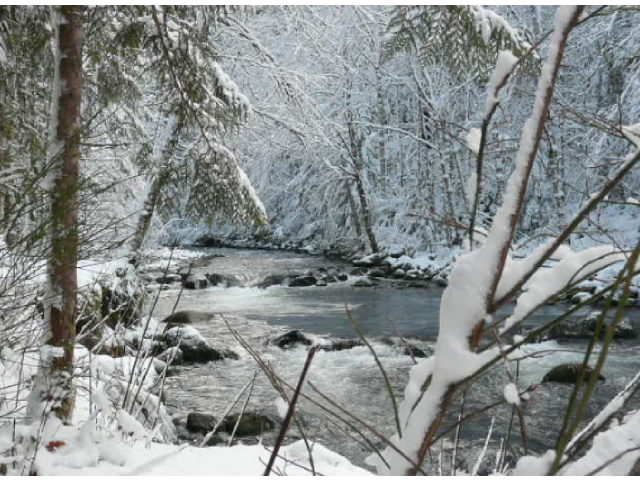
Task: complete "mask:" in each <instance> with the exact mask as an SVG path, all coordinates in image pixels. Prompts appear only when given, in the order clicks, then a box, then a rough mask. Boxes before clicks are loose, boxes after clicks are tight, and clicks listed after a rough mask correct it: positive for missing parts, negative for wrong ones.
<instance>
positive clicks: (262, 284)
mask: <svg viewBox="0 0 640 480" xmlns="http://www.w3.org/2000/svg"><path fill="white" fill-rule="evenodd" d="M286 279H287V275H268V276H266V277H264V278H263V279H262V280H260V281H259V282H258V283H256V284H255V286H256V287H258V288H269V287H273V286H274V285H282V284H283V283H284V281H285V280H286Z"/></svg>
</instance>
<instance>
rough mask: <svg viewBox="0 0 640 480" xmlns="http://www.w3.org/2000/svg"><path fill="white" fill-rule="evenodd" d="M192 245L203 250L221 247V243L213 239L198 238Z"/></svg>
mask: <svg viewBox="0 0 640 480" xmlns="http://www.w3.org/2000/svg"><path fill="white" fill-rule="evenodd" d="M193 245H194V246H196V247H205V248H218V247H221V246H222V241H220V240H219V239H217V238H213V237H200V238H198V239H197V240H196V241H195V242H193Z"/></svg>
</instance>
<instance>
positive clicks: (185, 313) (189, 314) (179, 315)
mask: <svg viewBox="0 0 640 480" xmlns="http://www.w3.org/2000/svg"><path fill="white" fill-rule="evenodd" d="M209 318H211V314H210V313H207V312H197V311H195V310H180V311H178V312H174V313H172V314H171V315H169V316H168V317H166V318H164V319H162V320H161V321H162V322H163V323H166V324H168V325H187V324H189V323H193V322H196V321H202V320H208V319H209Z"/></svg>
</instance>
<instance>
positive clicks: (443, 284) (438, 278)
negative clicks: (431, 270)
mask: <svg viewBox="0 0 640 480" xmlns="http://www.w3.org/2000/svg"><path fill="white" fill-rule="evenodd" d="M433 282H434V283H435V284H436V285H438V286H439V287H443V288H444V287H447V286H449V280H447V279H446V278H445V277H442V276H440V275H437V276H436V277H434V278H433Z"/></svg>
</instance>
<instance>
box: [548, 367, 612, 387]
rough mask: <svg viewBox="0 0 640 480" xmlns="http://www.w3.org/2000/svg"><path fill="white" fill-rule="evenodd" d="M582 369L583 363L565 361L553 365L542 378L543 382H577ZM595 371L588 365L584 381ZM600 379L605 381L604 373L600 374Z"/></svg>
mask: <svg viewBox="0 0 640 480" xmlns="http://www.w3.org/2000/svg"><path fill="white" fill-rule="evenodd" d="M581 371H582V364H581V363H564V364H562V365H558V366H556V367H553V368H552V369H551V370H549V371H548V372H547V374H546V375H545V376H544V378H543V379H542V381H543V382H557V383H567V384H575V383H576V381H577V380H578V376H579V375H580V372H581ZM591 373H593V368H591V367H587V368H586V372H585V376H584V381H586V380H587V379H588V378H589V375H591ZM598 380H602V381H604V380H605V378H604V376H603V375H602V374H599V375H598Z"/></svg>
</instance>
